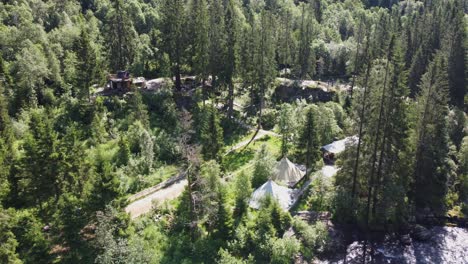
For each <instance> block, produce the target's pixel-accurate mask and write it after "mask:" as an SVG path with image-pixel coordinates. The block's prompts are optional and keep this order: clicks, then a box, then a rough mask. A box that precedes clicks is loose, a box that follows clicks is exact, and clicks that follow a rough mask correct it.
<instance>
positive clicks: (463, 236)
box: [314, 226, 468, 264]
mask: <svg viewBox="0 0 468 264" xmlns="http://www.w3.org/2000/svg"><path fill="white" fill-rule="evenodd" d="M430 234H431V236H430V238H429V239H428V240H427V241H424V242H423V241H417V240H415V239H411V238H410V240H409V241H407V242H406V243H403V242H401V239H398V238H395V237H393V238H392V237H386V238H385V239H383V240H382V241H380V242H375V243H372V244H369V243H366V244H365V243H364V242H363V241H354V242H352V243H351V244H349V245H348V246H347V250H346V261H345V253H344V250H343V253H342V254H338V255H335V256H332V257H330V258H328V259H325V260H316V261H314V263H321V264H322V263H323V264H325V263H348V264H351V263H353V264H354V263H395V264H396V263H398V264H399V263H402V264H413V263H414V264H423V263H424V264H426V263H431V264H432V263H434V264H439V263H440V264H442V263H454V264H468V230H467V229H464V228H461V227H446V226H444V227H443V226H435V227H432V228H431V229H430ZM364 245H365V248H366V254H365V255H366V256H365V257H366V261H365V262H364V261H363V259H364V254H363V253H364Z"/></svg>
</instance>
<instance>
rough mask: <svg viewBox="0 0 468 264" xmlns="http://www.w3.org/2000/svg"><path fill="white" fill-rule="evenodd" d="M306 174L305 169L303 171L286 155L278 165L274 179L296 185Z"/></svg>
mask: <svg viewBox="0 0 468 264" xmlns="http://www.w3.org/2000/svg"><path fill="white" fill-rule="evenodd" d="M304 174H305V172H304V171H301V170H300V169H299V168H298V167H297V166H296V165H295V164H294V163H292V162H291V161H290V160H289V159H288V158H286V157H284V158H282V159H281V160H280V161H279V162H278V165H277V166H276V174H275V175H274V176H273V180H274V181H276V182H279V183H286V184H288V185H294V184H296V183H297V182H298V181H299V180H300V179H302V177H304Z"/></svg>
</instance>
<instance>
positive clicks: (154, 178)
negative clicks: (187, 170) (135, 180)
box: [145, 165, 180, 186]
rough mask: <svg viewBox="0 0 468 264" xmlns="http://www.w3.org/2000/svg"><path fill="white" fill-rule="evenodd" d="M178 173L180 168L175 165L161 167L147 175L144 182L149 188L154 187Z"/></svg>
mask: <svg viewBox="0 0 468 264" xmlns="http://www.w3.org/2000/svg"><path fill="white" fill-rule="evenodd" d="M179 171H180V168H179V167H177V166H175V165H164V166H161V167H159V168H157V169H155V170H154V171H153V173H151V174H149V175H148V176H147V177H146V179H145V180H146V181H147V183H148V184H149V186H153V185H156V184H158V183H161V182H163V181H165V180H167V179H169V178H170V177H172V176H175V175H176V174H178V173H179Z"/></svg>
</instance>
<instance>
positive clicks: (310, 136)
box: [297, 109, 320, 172]
mask: <svg viewBox="0 0 468 264" xmlns="http://www.w3.org/2000/svg"><path fill="white" fill-rule="evenodd" d="M315 123H316V122H315V116H314V111H313V110H312V109H309V110H307V112H306V120H305V124H304V126H303V127H302V129H301V131H300V134H299V138H298V141H297V142H298V144H297V150H298V155H299V156H300V160H304V161H305V164H306V171H307V172H309V171H313V170H314V169H315V162H316V161H317V160H318V158H319V157H320V153H319V148H320V146H319V138H318V134H317V128H316V124H315Z"/></svg>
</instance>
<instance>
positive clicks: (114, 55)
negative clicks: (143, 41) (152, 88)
mask: <svg viewBox="0 0 468 264" xmlns="http://www.w3.org/2000/svg"><path fill="white" fill-rule="evenodd" d="M125 9H126V5H125V4H124V1H123V0H115V1H113V7H112V9H111V10H110V11H109V12H108V13H107V16H106V21H107V29H106V33H107V34H106V44H107V48H108V61H109V65H110V67H111V69H112V70H114V71H118V70H126V69H127V68H128V67H129V66H130V65H131V64H132V63H133V60H134V57H135V50H136V43H137V37H138V35H137V33H136V31H135V28H134V27H133V22H132V20H131V18H130V17H129V16H128V13H127V11H126V10H125Z"/></svg>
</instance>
